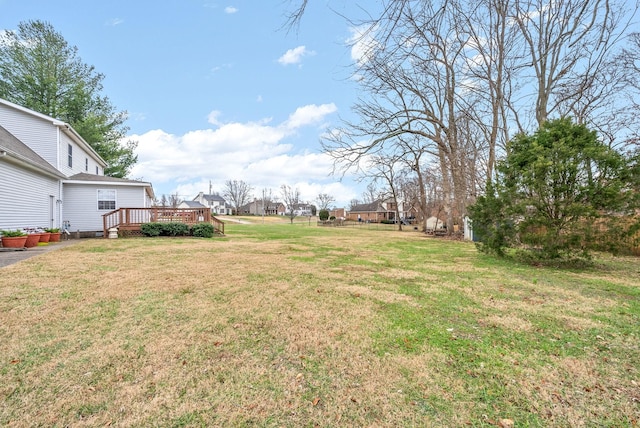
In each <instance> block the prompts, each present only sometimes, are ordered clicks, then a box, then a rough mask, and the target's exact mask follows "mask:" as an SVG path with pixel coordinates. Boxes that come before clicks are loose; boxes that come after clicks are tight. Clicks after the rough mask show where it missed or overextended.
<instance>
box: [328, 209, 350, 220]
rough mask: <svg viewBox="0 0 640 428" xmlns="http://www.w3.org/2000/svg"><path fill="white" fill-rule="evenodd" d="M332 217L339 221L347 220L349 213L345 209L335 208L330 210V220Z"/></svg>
mask: <svg viewBox="0 0 640 428" xmlns="http://www.w3.org/2000/svg"><path fill="white" fill-rule="evenodd" d="M331 217H335V218H338V219H346V218H347V212H346V210H345V209H344V208H334V209H332V210H329V218H331Z"/></svg>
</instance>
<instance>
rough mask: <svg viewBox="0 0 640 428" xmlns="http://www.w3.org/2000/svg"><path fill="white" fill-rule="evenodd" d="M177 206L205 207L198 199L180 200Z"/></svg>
mask: <svg viewBox="0 0 640 428" xmlns="http://www.w3.org/2000/svg"><path fill="white" fill-rule="evenodd" d="M178 208H207V207H206V206H204V205H202V204H201V203H200V202H198V201H182V202H180V204H179V205H178Z"/></svg>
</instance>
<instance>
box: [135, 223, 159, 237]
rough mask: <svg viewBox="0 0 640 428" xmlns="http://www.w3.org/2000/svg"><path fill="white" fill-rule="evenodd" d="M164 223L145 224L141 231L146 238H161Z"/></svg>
mask: <svg viewBox="0 0 640 428" xmlns="http://www.w3.org/2000/svg"><path fill="white" fill-rule="evenodd" d="M163 225H164V223H144V224H143V225H142V226H141V227H140V229H141V230H142V233H143V234H144V236H160V235H162V230H163Z"/></svg>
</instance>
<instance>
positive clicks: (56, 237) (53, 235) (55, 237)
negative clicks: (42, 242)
mask: <svg viewBox="0 0 640 428" xmlns="http://www.w3.org/2000/svg"><path fill="white" fill-rule="evenodd" d="M44 231H45V232H48V233H49V234H50V237H49V242H60V235H61V232H60V229H59V228H57V227H53V228H47V229H45V230H44Z"/></svg>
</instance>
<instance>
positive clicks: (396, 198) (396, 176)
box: [368, 155, 402, 230]
mask: <svg viewBox="0 0 640 428" xmlns="http://www.w3.org/2000/svg"><path fill="white" fill-rule="evenodd" d="M400 161H401V160H400V159H399V158H398V157H397V156H393V155H390V156H386V155H376V156H372V157H371V158H370V160H369V168H368V169H369V171H370V172H371V175H372V176H373V177H374V178H375V179H376V180H380V181H383V182H384V183H385V185H386V187H387V189H388V191H387V192H386V193H387V194H386V195H385V196H386V197H385V198H384V199H390V200H391V203H392V204H393V209H394V212H395V221H396V222H397V224H398V230H402V222H401V221H400V220H401V219H400V203H401V202H402V201H400V191H401V186H400V175H401V174H400V171H399V166H398V165H399V163H400Z"/></svg>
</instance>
